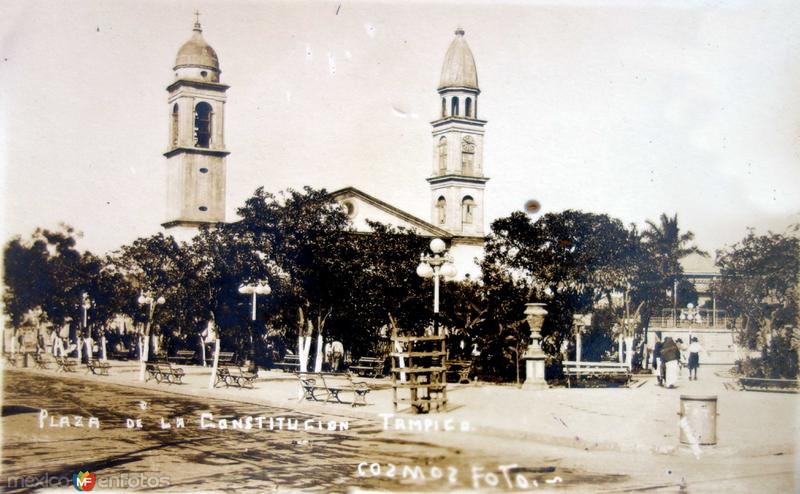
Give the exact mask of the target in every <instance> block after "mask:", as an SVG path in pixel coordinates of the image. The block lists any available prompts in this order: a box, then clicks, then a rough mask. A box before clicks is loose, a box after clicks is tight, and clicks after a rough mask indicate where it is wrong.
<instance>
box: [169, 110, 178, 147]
mask: <svg viewBox="0 0 800 494" xmlns="http://www.w3.org/2000/svg"><path fill="white" fill-rule="evenodd" d="M171 128H172V130H171V132H172V145H173V146H177V145H178V103H175V104H174V105H173V106H172V125H171Z"/></svg>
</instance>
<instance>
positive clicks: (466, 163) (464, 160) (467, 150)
mask: <svg viewBox="0 0 800 494" xmlns="http://www.w3.org/2000/svg"><path fill="white" fill-rule="evenodd" d="M474 167H475V138H474V137H472V136H470V135H466V136H464V139H462V140H461V172H462V173H463V174H464V175H472V174H473V173H474V172H475V169H474Z"/></svg>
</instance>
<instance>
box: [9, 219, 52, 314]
mask: <svg viewBox="0 0 800 494" xmlns="http://www.w3.org/2000/svg"><path fill="white" fill-rule="evenodd" d="M48 259H49V252H48V244H47V240H46V239H45V238H44V237H42V236H41V235H39V234H38V232H37V234H34V238H33V239H32V240H31V241H30V242H26V241H23V240H22V239H21V238H20V237H16V238H13V239H12V240H10V241H9V242H8V243H7V244H6V246H5V248H4V249H3V282H4V283H5V287H6V288H5V293H4V294H3V307H4V309H5V312H6V314H8V315H9V317H10V319H11V324H12V326H13V327H19V325H20V324H21V323H22V318H23V316H24V315H25V313H26V312H28V311H29V310H32V309H34V308H36V307H40V306H42V305H43V304H44V299H45V297H46V295H47V292H48V290H49V289H50V283H51V278H50V275H49V269H48Z"/></svg>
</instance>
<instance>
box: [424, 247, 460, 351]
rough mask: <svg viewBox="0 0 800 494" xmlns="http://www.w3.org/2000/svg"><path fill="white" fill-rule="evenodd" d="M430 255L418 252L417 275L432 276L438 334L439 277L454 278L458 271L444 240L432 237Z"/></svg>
mask: <svg viewBox="0 0 800 494" xmlns="http://www.w3.org/2000/svg"><path fill="white" fill-rule="evenodd" d="M430 249H431V252H433V255H432V256H428V255H425V254H420V256H419V261H420V262H419V266H417V275H418V276H420V277H422V278H433V313H434V319H433V324H434V330H435V332H436V334H437V336H438V334H439V277H440V276H444V277H446V278H454V277H455V276H456V274H457V273H458V270H457V269H456V266H455V265H454V264H453V258H452V256H450V254H449V253H447V252H446V250H447V246H446V245H445V243H444V240H442V239H440V238H434V239H433V240H431V244H430Z"/></svg>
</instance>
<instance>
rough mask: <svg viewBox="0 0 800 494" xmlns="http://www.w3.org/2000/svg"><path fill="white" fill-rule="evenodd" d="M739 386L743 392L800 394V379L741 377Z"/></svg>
mask: <svg viewBox="0 0 800 494" xmlns="http://www.w3.org/2000/svg"><path fill="white" fill-rule="evenodd" d="M739 386H741V387H742V390H743V391H777V392H781V393H797V392H800V380H798V379H767V378H761V377H740V378H739Z"/></svg>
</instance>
